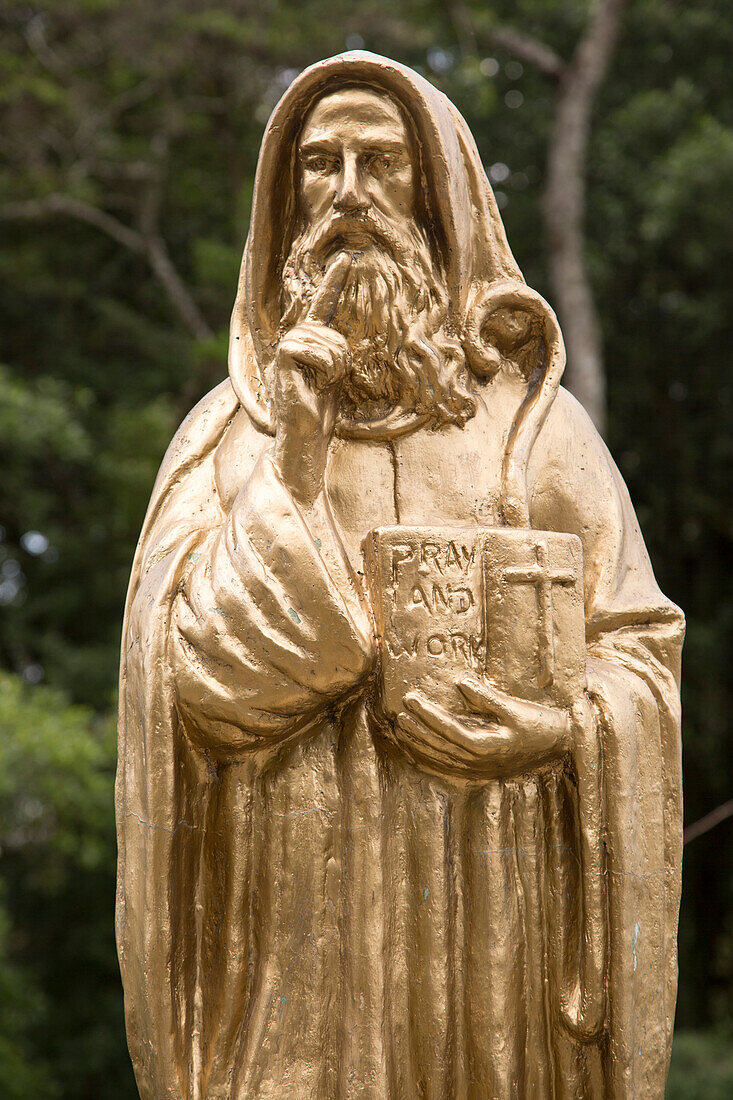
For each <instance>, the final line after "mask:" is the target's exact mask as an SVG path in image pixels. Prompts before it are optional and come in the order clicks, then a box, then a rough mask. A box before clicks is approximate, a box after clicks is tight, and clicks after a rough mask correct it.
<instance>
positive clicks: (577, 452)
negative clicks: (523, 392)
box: [527, 387, 630, 538]
mask: <svg viewBox="0 0 733 1100" xmlns="http://www.w3.org/2000/svg"><path fill="white" fill-rule="evenodd" d="M527 482H528V490H529V499H530V512H531V514H532V522H533V524H535V525H536V526H540V525H541V526H543V527H545V528H546V529H548V530H566V531H571V532H573V533H576V534H580V535H581V537H585V538H587V537H588V536H592V534H593V533H594V532H596V531H597V530H598V529H599V528H600V527H602V526H607V525H608V523H609V522H611V523H613V520H614V518H615V519H616V520H620V518H621V514H622V513H623V512H625V511H626V510H627V508H629V507H630V502H629V500H628V492H627V490H626V486H625V485H624V482H623V480H622V478H621V475H620V474H619V472H618V469H617V467H616V464H615V462H614V461H613V458H612V457H611V454H610V452H609V450H608V448H607V447H606V444H605V443H604V442H603V440H602V439H601V437H600V435H599V433H598V431H597V429H596V428H595V426H594V424H593V422H592V421H591V419H590V417H589V416H588V413H587V412H586V411H585V409H584V408H583V406H582V405H581V404H580V402H579V401H577V400H576V398H574V397H573V396H572V394H570V393H569V392H568V391H567V390H566V389H563V388H562V387H561V388H560V390H559V392H558V395H557V398H556V399H555V401H554V403H553V406H552V409H551V410H550V413H549V415H548V417H547V421H546V422H545V424H544V426H543V428H542V431H541V432H540V434H539V436H538V438H537V442H536V443H535V446H534V448H533V451H532V455H531V458H530V462H529V467H528V471H527Z"/></svg>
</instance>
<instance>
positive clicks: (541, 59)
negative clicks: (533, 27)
mask: <svg viewBox="0 0 733 1100" xmlns="http://www.w3.org/2000/svg"><path fill="white" fill-rule="evenodd" d="M489 39H490V41H491V42H492V44H493V45H494V46H498V47H499V49H502V50H507V52H508V53H511V54H514V56H515V57H518V58H519V59H520V60H521V61H526V63H527V64H528V65H532V66H533V67H534V68H535V69H538V70H539V72H541V73H542V74H543V75H544V76H547V77H550V79H552V80H559V79H560V78H561V77H562V75H563V73H564V71H565V62H564V61H563V59H562V58H561V57H560V55H559V54H557V53H555V51H554V50H553V49H551V47H550V46H546V45H545V43H544V42H540V40H539V38H535V37H534V36H533V35H531V34H525V33H524V31H518V30H515V29H514V28H513V27H494V28H493V29H492V30H491V31H489Z"/></svg>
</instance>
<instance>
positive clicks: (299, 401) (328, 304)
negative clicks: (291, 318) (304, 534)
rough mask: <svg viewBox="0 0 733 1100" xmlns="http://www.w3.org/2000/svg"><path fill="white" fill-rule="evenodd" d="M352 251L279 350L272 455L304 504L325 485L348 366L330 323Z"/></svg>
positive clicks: (334, 266) (332, 268)
mask: <svg viewBox="0 0 733 1100" xmlns="http://www.w3.org/2000/svg"><path fill="white" fill-rule="evenodd" d="M350 267H351V255H350V254H349V253H340V254H339V255H338V256H337V257H336V259H335V260H333V261H332V263H331V265H330V267H329V268H328V270H327V272H326V274H325V276H324V279H323V282H322V283H321V286H320V287H319V288H318V291H317V293H316V294H315V296H314V298H313V301H312V303H311V306H310V309H309V310H308V314H307V316H306V318H305V320H304V321H303V322H302V323H301V324H300V325H298V326H296V327H295V328H292V329H290V331H289V332H287V333H286V334H285V335H284V336H283V338H282V339H281V341H280V343H279V345H278V350H277V358H276V365H277V400H276V408H277V432H276V436H275V445H274V448H273V459H274V461H275V464H276V466H277V468H278V470H279V472H280V476H281V477H282V479H283V482H284V484H285V485H286V487H287V488H288V489H290V491H291V492H292V493H293V494H294V496H295V497H296V498H297V499H298V500H300V501H301V503H304V504H310V503H312V502H313V500H314V499H315V498H316V496H317V495H318V494H319V492H320V491H321V488H322V487H323V477H324V473H325V468H326V457H327V454H328V444H329V443H330V441H331V436H332V434H333V429H334V425H335V423H336V414H337V411H338V399H339V389H340V384H341V382H342V381H343V379H344V377H345V376H346V372H347V370H348V368H349V361H350V354H349V347H348V344H347V342H346V340H345V339H344V337H343V336H342V335H341V334H340V333H339V332H336V330H335V329H332V328H329V325H328V322H329V321H330V320H331V318H332V317H333V314H334V312H335V309H336V306H337V304H338V300H339V297H340V295H341V293H342V291H343V288H344V283H345V282H346V277H347V275H348V272H349V268H350Z"/></svg>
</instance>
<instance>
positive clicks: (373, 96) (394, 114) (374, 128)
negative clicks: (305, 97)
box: [300, 88, 409, 145]
mask: <svg viewBox="0 0 733 1100" xmlns="http://www.w3.org/2000/svg"><path fill="white" fill-rule="evenodd" d="M347 135H349V136H350V135H358V136H359V137H360V138H361V139H363V140H365V141H373V140H378V139H379V138H387V139H389V140H391V141H398V142H400V143H401V144H403V145H407V144H408V143H409V135H408V132H407V127H406V125H405V122H404V119H403V117H402V113H401V111H400V109H399V107H397V105H396V104H395V103H393V102H392V100H391V99H390V98H389V97H388V96H386V95H384V94H383V93H382V92H375V91H371V90H370V89H369V88H342V89H341V90H340V91H338V92H331V94H330V95H326V96H324V97H323V98H322V99H319V100H318V102H317V103H316V104H315V105H314V106H313V107H312V108H311V110H310V112H309V113H308V116H307V118H306V120H305V125H304V126H303V130H302V133H301V135H300V144H301V145H302V144H304V143H305V142H308V141H317V140H325V139H326V138H340V137H345V136H347Z"/></svg>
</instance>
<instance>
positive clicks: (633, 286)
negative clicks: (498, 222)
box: [0, 0, 733, 1100]
mask: <svg viewBox="0 0 733 1100" xmlns="http://www.w3.org/2000/svg"><path fill="white" fill-rule="evenodd" d="M604 2H605V0H604ZM588 18H589V6H588V4H587V3H586V2H585V0H519V2H514V3H511V2H509V0H495V2H494V0H487V2H486V3H482V4H480V3H475V4H472V3H465V4H451V3H446V2H445V0H423V2H416V0H407V2H404V3H399V4H396V3H395V4H393V5H390V7H389V9H388V8H387V6H381V5H379V4H376V3H368V2H362V0H349V2H348V3H347V2H342V0H313V2H308V3H305V4H303V3H295V2H293V0H260V2H259V3H258V2H234V0H224V2H222V3H220V4H216V3H213V4H206V3H204V2H203V0H179V2H172V0H158V2H156V3H155V4H150V3H142V2H140V0H133V2H126V3H119V2H115V0H68V2H57V3H48V4H43V5H41V6H34V5H27V4H13V3H7V0H6V3H5V4H3V5H2V8H0V285H1V286H2V293H1V294H0V524H2V527H0V535H1V540H0V1092H1V1093H2V1095H3V1096H4V1097H6V1098H7V1100H15V1098H18V1100H20V1098H22V1100H28V1098H36V1097H39V1098H40V1097H43V1098H46V1097H48V1098H69V1100H72V1098H73V1100H92V1098H94V1100H98V1098H103V1100H107V1098H108V1100H123V1098H128V1100H131V1098H132V1097H134V1096H135V1089H134V1084H133V1080H132V1074H131V1071H130V1068H129V1064H128V1059H127V1054H126V1049H125V1043H124V1034H123V1020H122V996H121V988H120V984H119V977H118V973H117V966H116V958H115V950H114V935H113V905H114V874H115V871H114V861H115V846H114V828H113V806H112V787H113V777H114V751H115V740H114V706H115V693H116V685H115V679H116V667H117V661H118V646H119V636H120V625H121V617H122V608H123V602H124V593H125V587H126V582H127V577H128V574H129V568H130V564H131V558H132V553H133V550H134V546H135V542H136V539H137V535H138V532H139V529H140V525H141V522H142V519H143V515H144V512H145V507H146V503H147V500H148V497H149V494H150V490H151V487H152V483H153V480H154V477H155V473H156V470H157V466H158V464H159V462H160V459H161V457H162V454H163V452H164V450H165V447H166V446H167V443H168V442H169V440H170V438H171V436H172V434H173V432H174V430H175V428H176V426H177V423H178V422H179V421H180V419H181V418H182V416H183V415H184V414H185V412H186V411H187V410H188V409H189V408H190V406H191V405H192V404H193V403H194V402H195V401H196V400H197V399H198V397H199V396H201V395H202V394H203V393H204V392H206V391H207V390H208V389H209V388H210V387H211V386H212V385H213V384H214V383H216V382H217V381H219V380H220V379H221V378H222V377H223V376H224V373H225V370H226V366H225V364H226V344H227V324H228V314H229V311H230V309H231V306H232V301H233V296H234V290H235V286H236V279H237V272H238V266H239V261H240V257H241V251H242V247H243V244H244V239H245V236H246V232H247V224H248V216H249V207H250V199H251V193H252V179H253V173H254V169H255V164H256V159H257V153H258V149H259V143H260V139H261V135H262V130H263V127H264V123H265V121H266V119H267V116H268V114H269V112H270V110H271V108H272V106H273V105H274V103H275V101H276V100H277V98H278V97H279V95H280V94H281V93H282V91H283V90H284V88H285V87H287V85H288V83H289V82H290V81H291V80H292V79H293V77H294V76H295V75H296V74H297V72H298V71H300V70H301V69H302V68H303V67H304V66H305V65H306V64H308V63H310V62H311V61H314V60H317V59H319V58H321V57H325V56H328V55H330V54H333V53H337V52H339V51H341V50H343V49H344V48H346V47H347V46H348V47H350V48H355V47H357V48H358V47H361V46H362V45H364V46H365V47H366V48H368V49H372V50H375V51H376V52H378V53H384V54H387V55H388V56H391V57H394V58H396V59H398V60H402V61H405V62H406V63H408V64H410V65H412V66H414V67H415V68H418V69H419V70H421V71H422V72H424V73H425V75H426V76H428V78H429V79H431V80H433V81H434V82H435V83H436V84H438V85H439V86H440V87H441V88H443V89H444V90H445V91H446V92H447V94H448V95H449V96H450V97H451V98H452V99H453V100H454V102H455V103H456V104H457V106H458V107H459V108H460V110H461V111H462V112H463V113H464V115H465V116H466V118H467V119H468V121H469V123H470V125H471V127H472V129H473V132H474V135H475V136H476V140H477V142H478V145H479V148H480V151H481V154H482V157H483V159H484V162H485V164H486V166H487V169H489V171H490V175H491V177H492V179H493V180H494V184H495V188H496V190H497V192H498V198H499V202H500V205H501V207H502V215H503V217H504V219H505V223H506V226H507V231H508V234H509V240H510V242H511V245H512V248H513V250H514V253H515V255H516V257H517V259H518V261H519V263H520V265H521V267H522V269H523V271H524V273H525V275H526V277H527V280H528V282H529V283H530V284H531V285H532V286H534V287H536V288H537V289H538V290H539V291H540V292H541V293H543V294H545V295H546V296H547V297H548V298H549V299H550V300H551V301H552V300H553V294H552V286H551V284H550V282H549V278H548V249H547V244H546V235H545V233H544V228H543V222H542V194H543V185H544V182H545V165H546V162H547V157H548V148H549V142H550V141H551V137H550V135H551V130H550V127H551V121H552V117H553V111H554V107H555V104H556V98H557V94H558V86H557V83H556V82H553V81H551V80H548V78H547V77H546V76H543V75H542V74H541V73H540V72H538V71H537V70H536V68H535V67H534V66H533V65H531V64H529V63H527V61H526V60H525V62H520V61H518V60H517V57H516V55H515V54H514V53H513V52H510V51H509V50H508V49H506V48H502V47H500V46H499V45H498V44H497V43H498V42H499V41H500V38H497V36H496V28H497V27H498V26H503V25H506V24H511V26H512V27H514V28H519V29H520V30H521V31H522V32H523V33H526V34H531V35H534V36H536V37H537V38H539V39H541V40H542V41H543V42H544V43H545V44H547V45H548V46H549V47H551V49H552V50H554V51H555V52H556V53H557V54H558V55H559V56H560V57H561V58H563V59H569V58H571V56H572V55H573V50H574V49H575V46H576V44H577V42H578V41H579V39H580V37H581V36H582V35H583V33H584V30H585V28H586V27H587V23H588ZM732 51H733V13H732V12H731V9H730V5H729V3H728V0H697V2H696V3H695V4H690V3H685V2H683V0H679V2H674V0H633V2H631V0H630V2H629V3H627V5H626V7H625V11H624V13H623V20H622V25H621V31H620V36H619V39H618V43H617V46H616V50H615V53H614V56H613V59H612V62H611V66H610V70H609V72H608V74H607V76H606V78H605V80H604V82H603V84H602V86H601V88H600V91H599V94H598V96H597V98H596V101H595V105H594V109H593V113H592V119H591V129H590V139H589V145H588V150H587V158H586V163H585V175H586V178H587V185H588V187H587V205H586V211H585V226H586V242H585V252H586V258H587V264H588V271H589V278H590V283H591V286H592V290H593V293H594V296H595V301H596V305H597V308H598V311H599V315H600V320H601V327H602V338H603V352H604V364H605V375H606V383H607V391H608V419H607V428H606V431H605V434H606V438H607V440H608V443H609V445H610V447H611V449H612V451H613V453H614V455H615V457H616V459H617V461H618V464H619V466H620V468H621V471H622V473H623V475H624V477H625V478H626V481H627V482H628V485H629V488H630V490H631V495H632V498H633V500H634V502H635V504H636V508H637V511H638V514H639V519H640V521H641V525H642V529H643V531H644V533H645V537H646V539H647V543H648V546H649V550H650V553H651V556H652V560H653V562H654V565H655V569H656V573H657V577H658V579H659V582H660V584H661V587H662V588H663V590H664V591H665V592H666V593H667V594H668V595H669V596H670V597H671V598H672V599H674V600H675V601H676V602H677V603H679V604H680V605H681V606H682V607H683V609H684V610H685V611H686V613H687V616H688V623H689V629H688V638H687V644H686V648H685V662H684V687H683V704H684V714H685V718H684V742H685V750H684V751H685V757H684V764H685V796H686V809H685V814H686V822H687V823H688V824H689V823H694V822H696V821H698V819H700V818H701V817H702V816H703V815H705V814H707V813H708V812H709V811H710V810H712V809H714V808H715V807H717V806H719V805H720V804H722V803H725V802H726V801H727V800H729V799H730V798H731V796H732V795H733V775H732V774H731V773H732V772H733V752H732V751H731V749H732V748H733V732H732V731H731V723H730V714H731V709H732V708H731V677H730V676H729V675H728V662H729V655H730V648H729V641H730V634H731V619H732V617H733V612H732V607H733V605H732V603H731V599H730V587H729V576H728V573H729V565H730V561H731V556H730V543H731V504H732V503H733V494H731V482H730V471H731V465H732V464H731V457H732V451H733V446H732V444H731V431H730V426H731V418H730V412H731V404H732V398H733V385H732V381H731V371H730V367H729V360H730V354H731V345H732V344H733V329H732V325H731V317H732V316H733V308H732V307H733V289H732V287H731V278H730V274H731V248H732V246H733V217H732V215H731V194H733V75H732V74H733V52H732ZM732 834H733V824H732V823H731V819H728V820H727V821H724V822H723V823H721V824H719V825H718V826H717V827H716V828H714V829H712V830H710V831H708V832H706V833H704V834H703V835H701V836H699V837H697V838H696V839H691V840H690V842H689V845H688V846H687V847H686V850H685V857H686V858H685V878H684V897H683V906H682V920H681V930H680V967H681V982H680V995H679V1004H678V1013H677V1026H678V1037H677V1041H676V1046H675V1054H674V1057H673V1071H672V1078H671V1083H670V1090H669V1095H670V1097H674V1098H677V1100H681V1098H683V1097H689V1098H698V1097H703V1096H704V1097H706V1098H708V1100H714V1098H716V1097H717V1098H720V1100H722V1098H724V1097H729V1096H731V1095H733V1054H731V1049H732V1048H733V1044H732V1043H731V1042H730V1039H731V1037H733V1027H732V1026H731V1025H732V1022H733V981H732V979H733V866H732V865H731V860H730V857H729V852H730V841H731V836H732Z"/></svg>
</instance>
